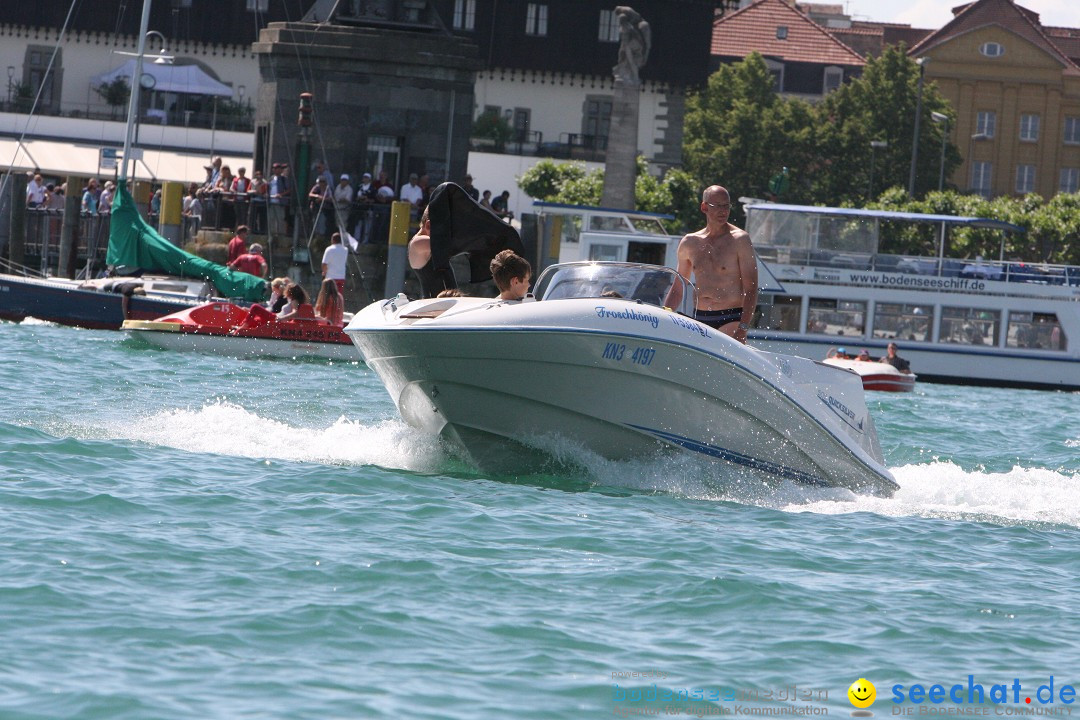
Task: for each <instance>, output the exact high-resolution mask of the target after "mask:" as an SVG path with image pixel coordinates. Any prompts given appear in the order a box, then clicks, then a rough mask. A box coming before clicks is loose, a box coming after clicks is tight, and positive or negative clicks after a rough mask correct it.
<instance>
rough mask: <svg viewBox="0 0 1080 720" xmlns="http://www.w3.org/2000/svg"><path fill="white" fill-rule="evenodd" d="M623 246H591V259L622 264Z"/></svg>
mask: <svg viewBox="0 0 1080 720" xmlns="http://www.w3.org/2000/svg"><path fill="white" fill-rule="evenodd" d="M621 255H622V246H621V245H590V246H589V259H590V260H599V261H601V262H622V260H623V259H622V257H620V256H621Z"/></svg>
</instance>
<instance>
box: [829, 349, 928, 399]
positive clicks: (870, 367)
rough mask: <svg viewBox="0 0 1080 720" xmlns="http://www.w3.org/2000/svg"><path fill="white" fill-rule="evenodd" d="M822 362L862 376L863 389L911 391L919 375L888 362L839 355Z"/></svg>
mask: <svg viewBox="0 0 1080 720" xmlns="http://www.w3.org/2000/svg"><path fill="white" fill-rule="evenodd" d="M822 362H823V363H824V364H826V365H829V366H831V367H837V368H842V369H844V370H848V371H850V372H853V373H855V374H856V375H858V376H859V377H860V378H862V384H863V390H880V391H883V392H911V391H912V390H914V389H915V379H916V377H917V376H916V375H915V373H912V372H907V373H903V372H900V371H899V370H897V369H896V368H894V367H893V366H892V365H889V364H888V363H883V362H875V361H873V360H851V359H845V358H838V357H832V358H827V359H825V360H822Z"/></svg>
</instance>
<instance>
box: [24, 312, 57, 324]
mask: <svg viewBox="0 0 1080 720" xmlns="http://www.w3.org/2000/svg"><path fill="white" fill-rule="evenodd" d="M19 325H27V326H29V327H60V326H59V325H58V324H57V323H54V322H49V321H48V320H39V319H38V318H36V317H34V316H32V315H28V316H27V317H25V318H23V319H22V320H21V321H20V322H19Z"/></svg>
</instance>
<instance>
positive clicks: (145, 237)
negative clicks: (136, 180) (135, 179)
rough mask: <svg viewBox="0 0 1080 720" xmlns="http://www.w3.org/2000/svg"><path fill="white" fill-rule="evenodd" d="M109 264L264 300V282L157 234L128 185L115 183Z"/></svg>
mask: <svg viewBox="0 0 1080 720" xmlns="http://www.w3.org/2000/svg"><path fill="white" fill-rule="evenodd" d="M105 262H107V263H108V264H109V265H126V266H128V267H137V268H142V269H143V270H146V271H148V272H162V273H166V274H168V275H176V276H178V277H196V278H202V279H204V280H209V281H210V282H211V283H213V285H214V287H215V288H217V291H218V293H219V294H220V295H221V296H222V297H226V298H241V299H244V300H250V301H252V302H257V301H259V300H262V299H264V298H265V297H266V281H265V280H263V279H262V278H259V277H255V276H254V275H249V274H247V273H242V272H238V271H236V270H230V269H229V268H227V267H225V266H224V265H219V264H217V263H216V262H213V261H211V260H206V259H204V258H201V257H198V256H197V255H192V254H191V253H189V252H186V251H184V250H181V249H180V248H178V247H176V246H175V245H173V244H172V243H171V242H169V241H168V240H166V239H165V238H163V237H162V236H161V235H159V234H158V233H157V232H156V231H155V230H154V229H153V228H152V227H150V225H149V224H148V223H147V222H146V221H145V220H143V219H142V217H141V216H140V215H139V211H138V209H137V208H136V206H135V200H134V199H132V197H131V193H129V192H128V189H127V182H126V181H125V180H121V181H120V182H119V183H117V188H116V195H115V197H114V198H113V204H112V222H111V223H110V226H109V253H108V255H107V256H106V259H105Z"/></svg>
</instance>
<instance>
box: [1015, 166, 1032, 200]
mask: <svg viewBox="0 0 1080 720" xmlns="http://www.w3.org/2000/svg"><path fill="white" fill-rule="evenodd" d="M1034 191H1035V166H1034V165H1017V166H1016V192H1018V193H1029V192H1034Z"/></svg>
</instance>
